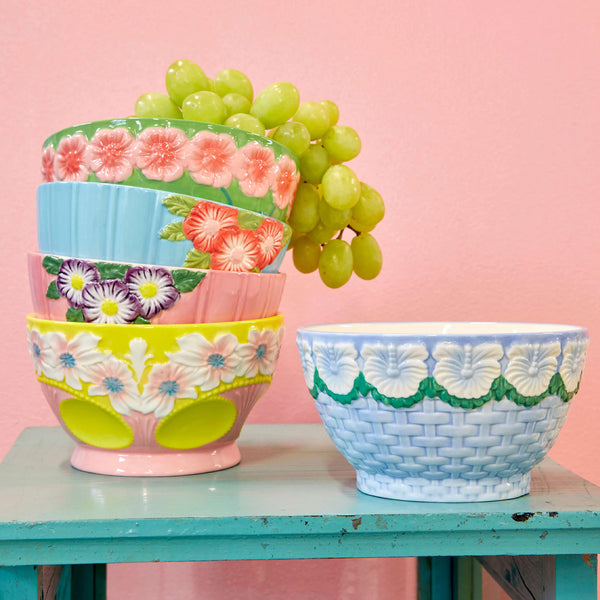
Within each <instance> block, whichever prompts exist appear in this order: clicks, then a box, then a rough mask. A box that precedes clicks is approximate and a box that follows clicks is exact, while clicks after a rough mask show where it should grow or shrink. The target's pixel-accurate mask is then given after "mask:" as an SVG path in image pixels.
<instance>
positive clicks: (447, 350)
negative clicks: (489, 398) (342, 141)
mask: <svg viewBox="0 0 600 600" xmlns="http://www.w3.org/2000/svg"><path fill="white" fill-rule="evenodd" d="M503 354H504V351H503V350H502V346H501V345H500V344H491V343H490V344H478V345H477V346H473V345H472V344H465V345H464V346H460V345H458V344H453V343H451V342H441V343H440V344H438V345H437V346H436V347H435V350H434V351H433V358H435V360H436V361H437V363H436V365H435V368H434V370H433V377H434V378H435V380H436V381H437V382H438V383H439V384H440V385H442V386H443V387H444V388H446V390H447V391H448V393H450V394H452V395H453V396H457V397H459V398H479V397H481V396H485V394H487V393H488V392H489V391H490V387H491V385H492V382H493V381H494V379H496V377H498V376H499V375H500V359H501V358H502V356H503Z"/></svg>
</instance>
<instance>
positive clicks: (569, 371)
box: [559, 338, 590, 392]
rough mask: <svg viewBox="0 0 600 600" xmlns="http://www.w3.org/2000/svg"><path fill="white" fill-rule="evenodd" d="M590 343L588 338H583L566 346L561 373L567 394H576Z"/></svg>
mask: <svg viewBox="0 0 600 600" xmlns="http://www.w3.org/2000/svg"><path fill="white" fill-rule="evenodd" d="M589 343H590V340H589V339H588V338H581V339H577V340H571V341H570V342H567V344H566V345H565V349H564V350H563V359H562V365H561V366H560V371H559V373H560V375H561V377H562V380H563V382H564V384H565V388H566V390H567V392H574V391H575V390H576V389H577V386H578V385H579V380H580V379H581V374H582V373H583V366H584V364H585V355H586V352H587V347H588V344H589Z"/></svg>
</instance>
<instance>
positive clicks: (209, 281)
mask: <svg viewBox="0 0 600 600" xmlns="http://www.w3.org/2000/svg"><path fill="white" fill-rule="evenodd" d="M28 269H29V283H30V288H31V296H32V300H33V309H34V312H35V313H37V314H38V315H40V316H41V317H42V318H45V319H53V320H57V321H65V320H66V321H80V322H81V321H85V322H106V323H146V322H150V323H153V324H161V323H162V324H179V323H218V322H221V321H244V320H248V319H262V318H266V317H272V316H274V315H276V314H277V312H278V310H279V304H280V301H281V296H282V294H283V288H284V284H285V274H284V273H234V272H232V271H216V270H206V269H205V270H199V269H175V268H171V267H157V266H155V265H139V264H127V263H116V262H106V261H90V260H84V259H73V258H68V257H60V256H51V255H44V254H40V253H37V252H30V253H29V255H28ZM86 274H87V278H88V279H89V280H90V281H89V284H90V285H91V288H90V289H88V290H87V292H86V293H85V294H84V289H85V286H86V285H87V284H86V283H85V277H86ZM111 282H112V283H111ZM116 282H119V283H116ZM120 282H124V284H125V286H126V289H125V288H124V287H123V286H122V285H121V283H120ZM132 295H133V296H134V301H133V304H132V306H133V307H132V309H130V310H121V311H119V310H116V311H115V310H114V309H115V305H117V307H118V305H119V304H122V305H124V306H123V308H127V307H128V306H129V304H128V303H129V302H130V300H129V297H130V296H132ZM106 300H109V302H108V303H107V304H105V302H106ZM110 300H112V303H111V302H110ZM113 303H114V304H113Z"/></svg>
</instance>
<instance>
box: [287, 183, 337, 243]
mask: <svg viewBox="0 0 600 600" xmlns="http://www.w3.org/2000/svg"><path fill="white" fill-rule="evenodd" d="M319 203H320V197H319V192H318V191H317V188H316V187H315V186H314V185H311V184H310V183H301V184H300V185H298V189H297V190H296V197H295V199H294V204H292V212H291V213H290V216H289V218H288V223H289V224H290V226H291V227H292V229H295V230H296V231H300V232H302V233H308V232H309V231H311V230H312V229H314V228H315V226H316V225H317V223H318V222H319ZM328 239H329V238H328Z"/></svg>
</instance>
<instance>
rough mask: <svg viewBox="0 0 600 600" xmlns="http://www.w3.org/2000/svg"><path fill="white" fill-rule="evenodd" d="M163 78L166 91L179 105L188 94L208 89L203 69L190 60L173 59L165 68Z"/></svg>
mask: <svg viewBox="0 0 600 600" xmlns="http://www.w3.org/2000/svg"><path fill="white" fill-rule="evenodd" d="M165 79H166V84H167V92H168V94H169V96H171V99H172V100H173V102H175V104H177V105H178V106H181V105H182V104H183V101H184V100H185V99H186V98H187V97H188V96H189V95H190V94H194V93H195V92H201V91H203V90H208V89H209V83H208V78H207V77H206V75H205V74H204V71H203V70H202V69H201V68H200V67H199V66H198V65H197V64H196V63H194V62H192V61H191V60H185V59H183V60H178V61H175V62H174V63H173V64H172V65H171V66H170V67H169V68H168V69H167V75H166V78H165Z"/></svg>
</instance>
